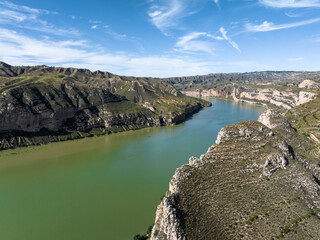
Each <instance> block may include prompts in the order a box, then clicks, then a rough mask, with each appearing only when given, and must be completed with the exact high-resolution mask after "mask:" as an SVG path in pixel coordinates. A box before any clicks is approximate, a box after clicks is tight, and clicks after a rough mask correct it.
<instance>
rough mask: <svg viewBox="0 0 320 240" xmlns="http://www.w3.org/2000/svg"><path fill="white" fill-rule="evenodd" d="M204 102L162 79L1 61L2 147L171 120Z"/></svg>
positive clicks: (81, 135)
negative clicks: (16, 65)
mask: <svg viewBox="0 0 320 240" xmlns="http://www.w3.org/2000/svg"><path fill="white" fill-rule="evenodd" d="M205 106H209V103H208V102H205V101H202V100H197V99H193V98H190V97H186V96H185V95H183V94H181V93H180V92H179V91H177V90H176V89H175V88H174V87H173V86H171V85H170V84H168V83H166V82H165V81H163V80H160V79H152V78H134V77H120V76H117V75H113V74H111V73H107V72H100V71H97V72H94V73H93V72H91V71H89V70H86V69H74V68H55V67H47V66H36V67H13V66H10V65H8V64H5V63H0V119H1V121H0V150H1V149H7V148H11V147H16V146H28V145H34V144H42V143H48V142H52V141H63V140H68V139H74V138H79V137H85V136H91V135H92V134H105V133H110V132H118V131H126V130H130V129H138V128H143V127H151V126H164V125H171V124H175V123H179V122H182V121H184V120H185V119H186V118H187V117H188V116H190V115H192V114H194V113H195V112H197V111H199V110H200V109H201V108H203V107H205Z"/></svg>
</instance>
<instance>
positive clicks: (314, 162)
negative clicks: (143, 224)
mask: <svg viewBox="0 0 320 240" xmlns="http://www.w3.org/2000/svg"><path fill="white" fill-rule="evenodd" d="M319 101H320V98H317V99H315V100H313V101H311V102H309V103H305V104H302V105H300V106H297V107H294V108H292V109H290V110H289V111H288V112H286V113H284V112H283V111H282V112H279V111H271V110H268V111H267V112H265V113H264V114H263V115H261V117H260V119H259V121H260V122H262V123H263V124H262V123H260V122H257V121H248V122H242V123H239V124H236V125H232V126H227V127H225V128H223V129H222V130H221V131H220V133H219V135H218V138H217V141H216V144H214V145H213V146H212V147H210V148H209V150H208V152H207V153H206V154H204V155H202V156H201V157H200V158H199V159H198V158H195V157H191V158H190V160H189V164H188V165H184V166H182V167H181V168H179V169H178V170H177V171H176V173H175V175H174V176H173V178H172V180H171V182H170V189H169V191H168V192H167V193H166V196H165V197H164V198H163V200H162V202H161V204H160V205H159V206H158V209H157V213H156V220H155V225H154V227H153V231H152V234H151V239H154V240H155V239H157V240H160V239H161V240H162V239H167V240H173V239H175V240H176V239H178V240H182V239H185V240H187V239H189V240H190V239H191V240H193V239H197V240H201V239H204V240H206V239H208V240H209V239H210V240H212V239H219V240H223V239H280V238H281V239H282V238H283V239H290V240H295V239H296V240H301V239H319V236H320V228H319V226H320V180H319V179H320V152H319V147H320V141H319V136H320V135H319V134H320V122H319V114H320V108H319V106H320V105H319Z"/></svg>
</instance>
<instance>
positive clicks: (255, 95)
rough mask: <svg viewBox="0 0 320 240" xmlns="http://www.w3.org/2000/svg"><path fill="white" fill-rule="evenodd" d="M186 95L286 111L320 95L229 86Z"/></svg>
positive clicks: (285, 88)
mask: <svg viewBox="0 0 320 240" xmlns="http://www.w3.org/2000/svg"><path fill="white" fill-rule="evenodd" d="M183 93H184V94H186V95H189V96H194V97H222V98H231V99H233V100H235V101H243V102H249V103H260V104H264V105H271V106H274V107H280V108H284V109H290V108H292V107H294V106H297V105H301V104H304V103H307V102H309V101H312V100H313V99H315V98H316V97H317V96H318V94H317V93H314V92H307V91H305V90H301V89H297V88H293V87H281V88H280V89H277V88H276V87H275V88H272V87H268V86H267V85H260V86H259V85H257V86H255V87H253V86H247V85H239V86H238V85H228V86H225V87H223V88H221V89H219V90H215V89H208V90H201V91H200V90H193V91H183Z"/></svg>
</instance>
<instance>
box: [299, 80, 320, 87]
mask: <svg viewBox="0 0 320 240" xmlns="http://www.w3.org/2000/svg"><path fill="white" fill-rule="evenodd" d="M299 88H305V89H319V88H320V83H318V82H315V81H312V80H308V79H307V80H304V81H303V82H302V83H300V84H299Z"/></svg>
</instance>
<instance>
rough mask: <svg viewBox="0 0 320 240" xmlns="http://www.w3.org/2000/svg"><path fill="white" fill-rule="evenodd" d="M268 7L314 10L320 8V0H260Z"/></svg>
mask: <svg viewBox="0 0 320 240" xmlns="http://www.w3.org/2000/svg"><path fill="white" fill-rule="evenodd" d="M259 2H260V3H261V4H262V5H264V6H267V7H273V8H312V7H320V0H259Z"/></svg>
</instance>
